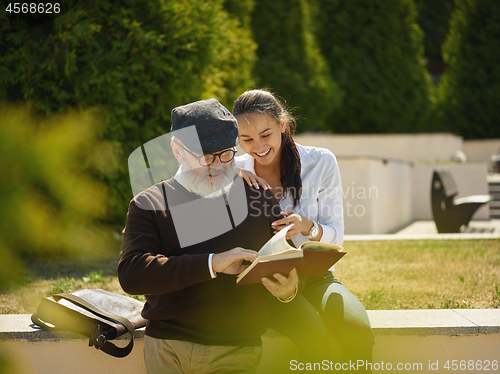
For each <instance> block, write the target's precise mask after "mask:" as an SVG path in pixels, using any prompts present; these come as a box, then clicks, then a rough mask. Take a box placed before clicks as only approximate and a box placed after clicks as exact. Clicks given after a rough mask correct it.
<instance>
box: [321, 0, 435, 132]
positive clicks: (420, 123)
mask: <svg viewBox="0 0 500 374" xmlns="http://www.w3.org/2000/svg"><path fill="white" fill-rule="evenodd" d="M315 18H316V21H317V22H316V24H317V29H316V34H317V36H318V40H319V45H320V47H321V50H322V52H323V54H324V55H325V56H326V58H327V61H328V65H329V67H330V71H331V74H332V76H333V79H334V80H335V82H337V83H338V84H339V86H340V88H341V89H342V90H343V91H345V98H344V100H343V103H342V105H341V107H340V108H339V109H338V110H336V111H335V112H334V113H333V115H332V116H331V117H330V118H329V121H328V126H329V128H330V129H331V130H332V131H334V132H343V133H349V132H351V133H384V132H416V131H421V130H423V129H425V127H426V123H427V117H428V113H429V110H430V108H431V100H432V99H431V98H432V95H431V93H432V91H431V90H432V83H431V78H430V75H429V74H428V73H427V71H426V70H425V68H424V64H425V61H424V58H423V48H422V38H423V34H422V31H421V30H420V29H419V27H418V25H417V23H416V10H415V6H414V4H413V2H412V0H394V1H372V0H359V1H349V0H316V1H315Z"/></svg>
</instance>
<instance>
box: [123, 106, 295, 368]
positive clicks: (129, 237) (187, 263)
mask: <svg viewBox="0 0 500 374" xmlns="http://www.w3.org/2000/svg"><path fill="white" fill-rule="evenodd" d="M189 129H191V130H192V129H195V130H196V133H197V136H196V137H194V138H193V137H190V136H186V135H185V132H183V131H182V130H189ZM172 132H173V133H175V134H176V136H175V137H174V138H173V139H172V143H171V147H172V151H173V154H174V156H175V157H176V158H177V160H178V162H179V165H180V166H179V169H178V172H177V174H176V175H175V176H174V177H173V178H170V179H168V180H166V181H164V182H160V183H157V184H155V185H153V186H152V187H150V188H148V189H146V190H145V191H143V192H141V193H140V194H138V195H137V196H136V197H134V199H133V200H132V201H131V203H130V206H129V212H128V216H127V223H126V226H125V228H124V230H123V243H122V248H121V252H120V260H119V264H118V276H119V280H120V284H121V286H122V288H123V289H124V291H126V292H128V293H130V294H141V295H146V304H145V306H144V310H143V312H142V314H143V316H144V318H146V319H148V324H147V327H146V337H145V341H144V345H145V347H144V354H145V362H146V367H147V370H148V373H188V372H189V373H192V372H196V373H218V372H225V373H229V372H232V373H253V372H255V371H256V367H257V365H258V363H259V361H260V355H261V350H262V347H261V345H262V342H261V335H262V333H263V332H264V331H265V330H266V328H267V325H268V319H269V316H268V314H269V310H268V302H269V300H268V296H269V292H268V290H269V291H270V292H271V293H272V294H273V295H274V296H275V297H277V298H279V299H280V300H282V301H285V302H287V301H289V300H290V299H292V298H293V297H294V296H295V293H296V290H297V287H296V286H297V282H298V278H297V275H296V272H295V270H292V272H291V273H290V275H289V277H285V276H282V275H280V274H277V275H275V277H276V279H275V281H276V282H269V283H267V282H266V283H265V286H266V287H263V285H262V284H252V285H245V286H237V285H236V275H235V274H238V273H240V272H241V271H242V270H243V269H244V268H245V266H244V265H242V261H244V260H247V261H252V260H254V259H255V258H256V252H255V250H258V249H259V248H260V247H261V246H262V245H263V244H264V243H265V242H266V241H267V240H268V239H269V238H270V237H271V236H272V235H273V230H272V227H271V223H272V222H273V221H274V220H276V219H279V218H280V215H279V212H280V207H279V204H278V202H277V201H276V199H275V198H274V197H273V195H272V194H271V193H270V192H269V191H265V192H264V191H263V190H256V189H254V188H253V187H249V186H248V185H247V184H246V183H243V182H242V181H241V178H236V179H235V178H234V165H233V157H234V153H235V152H236V151H235V150H234V147H235V146H236V139H237V134H238V127H237V122H236V119H235V118H234V117H233V116H232V115H231V114H230V113H229V111H227V110H226V108H224V107H223V106H222V105H221V104H220V103H219V102H218V101H217V100H215V99H210V100H204V101H198V102H195V103H191V104H187V105H184V106H181V107H178V108H175V109H174V110H173V111H172ZM178 134H179V135H178ZM238 204H239V205H238ZM221 207H222V209H221ZM227 221H230V222H231V224H230V225H229V226H227V225H228V224H227ZM224 225H226V226H227V228H224V227H225V226H224ZM221 227H222V229H221ZM266 288H268V290H266Z"/></svg>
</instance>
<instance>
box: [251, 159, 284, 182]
mask: <svg viewBox="0 0 500 374" xmlns="http://www.w3.org/2000/svg"><path fill="white" fill-rule="evenodd" d="M254 169H255V174H257V175H258V176H259V177H262V178H264V179H265V177H266V176H269V175H272V176H278V177H281V169H280V163H279V160H275V161H273V162H272V163H270V164H269V165H262V164H259V163H258V162H257V160H254Z"/></svg>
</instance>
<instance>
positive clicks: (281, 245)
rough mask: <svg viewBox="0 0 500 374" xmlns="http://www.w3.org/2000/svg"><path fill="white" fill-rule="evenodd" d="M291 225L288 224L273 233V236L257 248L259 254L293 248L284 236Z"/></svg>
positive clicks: (263, 254) (264, 254) (268, 253)
mask: <svg viewBox="0 0 500 374" xmlns="http://www.w3.org/2000/svg"><path fill="white" fill-rule="evenodd" d="M292 226H293V225H288V226H287V227H285V228H284V229H283V230H281V231H280V232H278V233H277V234H275V235H273V237H272V238H271V239H269V240H268V241H267V243H266V244H264V245H263V246H262V248H261V249H260V250H259V256H267V255H272V254H275V253H280V252H283V251H286V250H287V249H294V248H293V247H292V246H291V245H290V244H288V242H287V241H286V238H285V236H286V233H287V231H288V230H290V227H292Z"/></svg>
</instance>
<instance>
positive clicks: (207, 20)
mask: <svg viewBox="0 0 500 374" xmlns="http://www.w3.org/2000/svg"><path fill="white" fill-rule="evenodd" d="M5 17H6V16H5V13H4V12H2V13H1V14H0V50H1V51H2V52H4V53H2V54H1V55H0V56H1V57H0V101H4V102H27V103H29V104H30V105H32V107H33V108H34V109H35V110H36V111H37V113H40V114H45V115H49V114H53V113H57V112H60V111H62V110H66V109H68V108H78V109H88V108H92V109H93V110H94V111H97V112H99V113H101V118H102V121H103V124H104V126H103V127H102V131H101V133H100V137H101V138H103V139H106V140H109V141H111V142H112V143H113V144H114V145H116V146H117V147H118V149H119V155H120V156H121V158H120V159H119V160H118V161H116V163H117V165H116V166H117V168H118V172H117V174H116V175H115V176H114V177H109V176H108V177H106V182H107V183H108V185H109V186H110V187H111V188H112V190H113V195H112V197H111V203H112V206H113V207H114V209H113V210H112V211H111V212H112V213H110V216H109V217H107V218H108V219H109V220H111V221H112V222H115V223H117V225H119V226H122V225H123V223H124V222H125V218H126V212H127V207H128V202H129V201H130V199H131V198H132V190H131V187H130V182H129V180H128V171H127V157H128V155H129V154H130V153H131V152H132V151H133V150H134V149H136V148H137V147H139V146H140V145H141V144H142V143H144V142H147V141H149V140H151V139H153V138H155V137H157V136H159V135H163V134H165V133H167V132H169V131H170V112H171V110H172V109H173V108H174V107H176V106H178V105H182V104H186V103H188V102H191V101H196V100H200V99H206V98H209V97H216V98H217V99H219V100H220V101H221V102H222V103H223V104H225V105H226V106H227V107H232V103H233V101H234V100H235V99H236V97H237V96H238V95H239V93H241V92H242V91H244V90H246V89H247V88H248V87H249V86H251V85H252V82H253V81H252V79H251V69H252V67H253V63H254V60H255V48H256V47H255V44H254V43H253V41H252V39H251V36H250V32H249V31H248V30H246V29H243V28H242V27H240V24H239V21H238V20H237V19H236V18H235V17H233V16H231V15H229V14H228V13H227V12H226V11H224V10H223V8H222V1H221V0H213V1H208V2H207V1H204V0H192V1H177V0H152V1H149V2H147V3H142V2H137V1H132V0H124V1H122V2H120V3H119V4H117V3H111V2H106V1H104V2H103V1H96V0H88V1H85V2H80V3H79V4H78V5H77V6H76V7H74V8H73V9H72V10H71V11H70V12H69V13H68V14H67V15H64V16H61V17H59V18H57V19H55V20H54V21H53V22H50V23H48V24H45V25H43V26H39V27H35V28H31V29H28V30H26V31H21V32H17V33H9V24H8V22H7V21H6V19H5ZM166 177H168V176H166Z"/></svg>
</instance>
